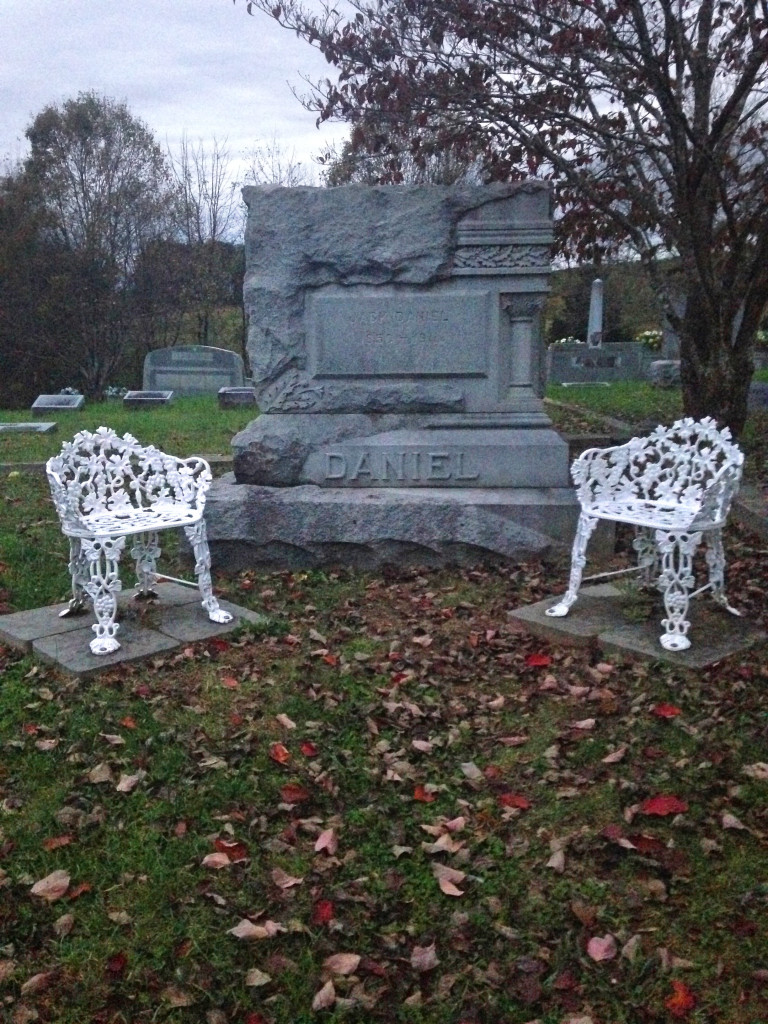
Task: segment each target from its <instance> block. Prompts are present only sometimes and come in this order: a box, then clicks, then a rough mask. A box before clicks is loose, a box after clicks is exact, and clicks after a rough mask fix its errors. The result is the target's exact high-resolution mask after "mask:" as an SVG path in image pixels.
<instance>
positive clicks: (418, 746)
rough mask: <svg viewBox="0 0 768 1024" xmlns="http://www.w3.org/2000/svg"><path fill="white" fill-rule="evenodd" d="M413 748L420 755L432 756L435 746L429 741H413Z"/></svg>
mask: <svg viewBox="0 0 768 1024" xmlns="http://www.w3.org/2000/svg"><path fill="white" fill-rule="evenodd" d="M411 746H412V747H413V749H414V750H418V751H419V753H420V754H431V753H432V750H433V748H434V744H433V743H430V742H429V740H411Z"/></svg>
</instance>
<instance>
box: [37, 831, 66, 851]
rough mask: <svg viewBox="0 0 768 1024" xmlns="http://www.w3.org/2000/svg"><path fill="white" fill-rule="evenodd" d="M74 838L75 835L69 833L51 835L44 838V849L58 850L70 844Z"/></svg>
mask: <svg viewBox="0 0 768 1024" xmlns="http://www.w3.org/2000/svg"><path fill="white" fill-rule="evenodd" d="M73 839H74V836H72V835H70V834H69V833H68V834H67V835H65V836H51V838H50V839H44V840H43V849H44V850H58V848H59V847H60V846H69V844H70V843H71V842H72V840H73Z"/></svg>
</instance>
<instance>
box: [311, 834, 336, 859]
mask: <svg viewBox="0 0 768 1024" xmlns="http://www.w3.org/2000/svg"><path fill="white" fill-rule="evenodd" d="M338 848H339V840H338V839H337V837H336V833H335V832H334V830H333V829H332V828H326V829H324V830H323V831H322V832H321V833H320V835H319V836H318V837H317V839H316V840H315V853H320V852H321V851H323V850H325V852H326V853H327V854H328V855H329V856H331V857H332V856H333V855H334V854H335V853H336V851H337V850H338Z"/></svg>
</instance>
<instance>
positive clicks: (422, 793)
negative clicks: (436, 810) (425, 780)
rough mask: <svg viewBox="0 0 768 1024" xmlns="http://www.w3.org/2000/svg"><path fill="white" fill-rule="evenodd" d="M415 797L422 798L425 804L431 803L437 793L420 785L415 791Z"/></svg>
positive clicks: (415, 798) (416, 798)
mask: <svg viewBox="0 0 768 1024" xmlns="http://www.w3.org/2000/svg"><path fill="white" fill-rule="evenodd" d="M413 799H414V800H420V801H421V802H422V803H423V804H431V803H432V801H433V800H434V799H435V794H434V793H430V792H429V790H427V789H425V788H424V786H421V785H419V786H416V788H415V789H414V791H413Z"/></svg>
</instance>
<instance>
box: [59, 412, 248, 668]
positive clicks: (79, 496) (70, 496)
mask: <svg viewBox="0 0 768 1024" xmlns="http://www.w3.org/2000/svg"><path fill="white" fill-rule="evenodd" d="M45 469H46V473H47V475H48V483H49V484H50V487H51V495H52V496H53V501H54V504H55V505H56V511H57V512H58V514H59V519H60V520H61V528H62V531H63V533H64V535H65V536H66V537H69V550H70V557H69V571H70V574H71V576H72V599H71V601H70V602H69V607H68V608H67V609H65V610H64V611H63V612H62V613H61V614H62V615H72V614H75V613H77V612H79V611H81V610H82V609H83V607H84V604H85V597H86V595H87V596H88V597H89V598H90V600H91V601H92V602H93V610H94V612H95V614H96V620H97V621H96V624H95V625H94V626H93V631H94V632H95V634H96V638H95V639H94V640H92V641H91V644H90V647H91V651H92V652H93V653H94V654H109V653H111V652H112V651H116V650H117V649H118V648H119V647H120V644H119V643H118V641H117V640H116V639H115V634H116V633H117V631H118V629H119V626H118V623H117V622H115V615H116V611H117V593H118V591H119V590H121V589H122V584H121V582H120V577H119V575H118V563H119V560H120V555H121V554H122V552H123V548H124V547H125V542H126V538H127V537H131V536H132V537H134V538H135V539H134V543H133V547H132V548H131V555H132V556H133V558H134V559H135V560H136V577H137V587H138V593H137V595H136V596H137V597H147V596H151V595H152V588H153V587H154V585H155V583H156V582H157V572H156V568H157V559H158V556H159V554H160V547H159V544H158V540H157V534H158V531H160V530H168V529H171V528H174V527H181V528H182V529H183V530H184V532H185V533H186V535H187V538H188V539H189V542H190V544H191V545H192V550H193V552H194V556H195V574H196V576H197V584H198V586H199V588H200V594H201V596H202V599H203V600H202V603H203V608H205V610H206V611H207V612H208V617H209V619H211V620H212V621H213V622H230V621H231V619H232V615H231V614H230V613H229V612H227V611H224V609H223V608H220V607H219V602H218V601H217V600H216V598H215V597H214V596H213V589H212V585H211V556H210V552H209V550H208V541H207V538H206V531H205V522H204V521H203V511H204V509H205V499H206V493H207V491H208V488H209V486H210V483H211V470H210V467H209V466H208V463H207V462H206V461H205V459H201V458H198V457H197V456H193V457H192V458H189V459H178V458H176V457H175V456H173V455H166V454H165V452H161V451H159V450H158V449H157V448H154V447H152V446H148V447H142V445H140V444H139V442H138V441H137V440H136V438H135V437H132V436H131V435H130V434H126V435H125V436H124V437H118V435H117V434H116V433H115V431H114V430H111V429H110V428H109V427H99V428H98V430H97V431H96V432H95V433H90V432H89V431H87V430H82V431H80V433H78V434H75V437H74V439H73V440H72V441H67V442H65V443H64V445H63V446H62V449H61V452H60V453H59V455H55V456H54V457H53V458H51V459H49V460H48V462H47V463H46V467H45ZM166 578H170V577H166ZM177 582H180V583H181V582H184V581H183V580H179V581H177Z"/></svg>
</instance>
